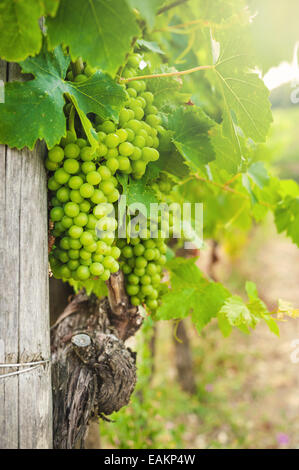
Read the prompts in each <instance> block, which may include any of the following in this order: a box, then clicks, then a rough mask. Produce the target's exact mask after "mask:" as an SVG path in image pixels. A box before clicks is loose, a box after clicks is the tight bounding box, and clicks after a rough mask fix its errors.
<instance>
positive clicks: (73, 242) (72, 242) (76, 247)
mask: <svg viewBox="0 0 299 470" xmlns="http://www.w3.org/2000/svg"><path fill="white" fill-rule="evenodd" d="M69 243H70V248H71V249H72V250H79V249H80V248H81V247H82V245H81V242H80V240H78V239H74V238H69Z"/></svg>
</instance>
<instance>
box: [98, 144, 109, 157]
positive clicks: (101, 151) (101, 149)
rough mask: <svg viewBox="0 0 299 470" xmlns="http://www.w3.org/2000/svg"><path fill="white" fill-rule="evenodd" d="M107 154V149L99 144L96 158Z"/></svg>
mask: <svg viewBox="0 0 299 470" xmlns="http://www.w3.org/2000/svg"><path fill="white" fill-rule="evenodd" d="M107 154H108V148H107V146H106V145H105V144H103V143H100V144H99V147H98V149H97V156H98V157H105V156H106V155H107Z"/></svg>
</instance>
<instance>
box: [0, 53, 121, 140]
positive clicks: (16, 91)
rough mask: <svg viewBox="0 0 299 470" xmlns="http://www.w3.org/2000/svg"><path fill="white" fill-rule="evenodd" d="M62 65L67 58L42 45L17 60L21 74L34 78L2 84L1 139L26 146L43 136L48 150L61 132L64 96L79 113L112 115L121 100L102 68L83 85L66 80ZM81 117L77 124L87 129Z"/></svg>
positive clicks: (65, 69) (119, 106)
mask: <svg viewBox="0 0 299 470" xmlns="http://www.w3.org/2000/svg"><path fill="white" fill-rule="evenodd" d="M68 65H69V58H68V57H65V56H64V54H63V52H62V49H61V48H60V47H59V48H57V49H55V51H54V52H53V53H49V52H48V51H46V50H45V48H44V49H43V50H42V52H41V53H40V54H39V55H38V56H37V57H34V58H28V59H27V60H26V61H25V62H23V63H21V67H22V70H23V72H25V73H31V74H33V75H35V77H36V78H35V79H33V80H30V81H27V82H24V83H20V82H13V83H8V84H7V85H6V87H5V103H3V104H0V142H1V143H3V144H7V145H9V146H10V147H17V148H19V149H20V148H23V147H25V146H27V147H29V148H30V149H32V148H33V147H34V145H35V142H36V141H37V139H44V140H45V141H46V143H47V145H48V147H49V148H51V147H53V145H55V144H57V143H58V142H59V141H60V138H61V137H62V136H63V135H65V133H66V119H65V115H64V113H63V106H64V104H65V100H64V95H67V96H69V97H70V98H71V99H72V101H73V103H74V104H75V105H76V108H77V110H79V109H80V110H81V111H82V112H83V113H84V114H87V113H90V112H93V113H96V114H98V115H100V116H101V117H102V118H103V119H115V120H116V119H117V117H118V112H119V110H120V109H121V107H122V105H123V103H124V101H125V99H126V98H125V93H124V90H123V88H122V87H121V86H120V85H117V84H116V83H114V82H113V80H112V79H111V78H110V77H109V76H108V75H105V74H103V73H102V72H96V73H95V74H94V75H93V76H92V77H91V78H89V79H88V80H87V81H86V82H84V83H71V82H66V81H65V80H64V77H65V74H66V71H67V68H68ZM28 117H30V119H28ZM81 117H82V115H81ZM86 119H87V118H86V117H85V118H84V121H85V122H83V126H84V127H85V128H86V129H87V122H86Z"/></svg>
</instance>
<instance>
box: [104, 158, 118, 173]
mask: <svg viewBox="0 0 299 470" xmlns="http://www.w3.org/2000/svg"><path fill="white" fill-rule="evenodd" d="M106 165H107V168H108V169H109V170H110V171H111V174H114V173H115V172H116V171H117V170H118V168H119V162H118V159H117V158H109V160H107V162H106Z"/></svg>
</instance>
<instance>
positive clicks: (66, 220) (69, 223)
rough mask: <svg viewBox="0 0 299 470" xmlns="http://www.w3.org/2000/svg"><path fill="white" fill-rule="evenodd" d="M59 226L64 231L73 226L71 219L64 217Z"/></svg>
mask: <svg viewBox="0 0 299 470" xmlns="http://www.w3.org/2000/svg"><path fill="white" fill-rule="evenodd" d="M61 225H62V226H63V228H64V229H68V228H70V227H71V226H72V225H73V219H72V218H71V217H68V216H66V215H64V216H63V217H62V219H61Z"/></svg>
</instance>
